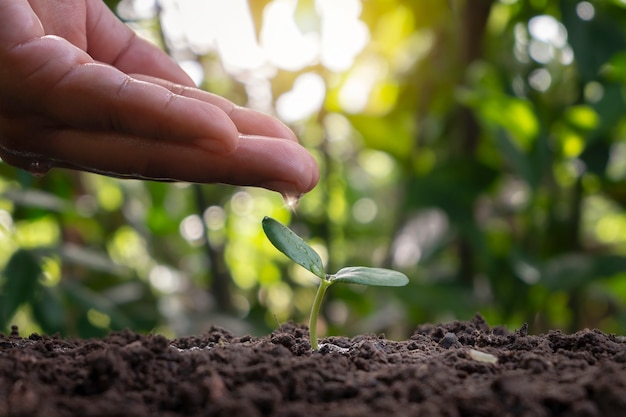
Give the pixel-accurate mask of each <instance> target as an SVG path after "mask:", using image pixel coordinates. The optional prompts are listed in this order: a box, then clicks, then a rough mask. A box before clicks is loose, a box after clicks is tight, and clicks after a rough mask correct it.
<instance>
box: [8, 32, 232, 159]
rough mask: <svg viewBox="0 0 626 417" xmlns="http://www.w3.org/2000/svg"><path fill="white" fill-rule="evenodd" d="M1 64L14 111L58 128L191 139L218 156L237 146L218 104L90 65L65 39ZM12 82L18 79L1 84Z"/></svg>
mask: <svg viewBox="0 0 626 417" xmlns="http://www.w3.org/2000/svg"><path fill="white" fill-rule="evenodd" d="M3 61H4V62H6V63H8V64H9V65H8V67H7V68H8V69H7V68H0V88H2V89H3V90H4V91H5V92H8V93H12V96H13V97H14V100H13V102H12V108H13V109H22V111H23V112H24V113H29V112H30V113H32V112H37V113H39V114H42V115H46V116H48V117H52V118H53V119H54V120H56V121H57V123H58V126H60V127H68V126H69V127H73V128H77V129H97V130H102V131H115V132H118V133H123V134H129V135H132V136H142V137H151V138H160V139H168V140H178V141H183V142H193V143H195V144H196V145H197V146H200V147H204V148H206V149H208V150H211V151H214V152H221V153H228V152H231V151H232V150H233V149H234V148H235V147H236V145H237V136H238V131H237V127H236V126H235V124H234V123H233V121H232V120H231V119H230V117H229V116H228V115H227V114H226V113H224V111H222V110H221V109H220V108H219V107H216V106H214V105H212V104H210V103H207V102H205V101H202V100H197V99H194V98H191V97H185V96H181V95H177V94H173V93H172V92H171V91H170V90H168V89H166V88H164V87H162V86H160V85H155V84H151V83H148V82H143V81H139V80H136V79H133V78H132V77H130V76H128V75H126V74H124V73H122V72H121V71H119V70H117V69H115V68H113V67H111V66H108V65H104V64H99V63H94V62H93V60H92V59H91V58H90V57H89V56H88V55H87V54H85V53H84V52H83V51H81V50H80V49H78V48H76V47H74V46H73V45H71V44H69V43H68V42H67V41H65V40H64V39H61V38H57V37H42V38H37V39H34V40H31V41H30V42H27V43H26V44H23V45H20V46H19V47H15V48H13V49H11V50H10V51H8V52H6V54H5V56H4V57H3ZM11 79H19V80H22V82H21V83H18V84H19V85H16V83H10V82H7V81H5V82H4V83H3V80H9V81H10V80H11ZM61 98H62V99H61ZM58 126H57V127H58Z"/></svg>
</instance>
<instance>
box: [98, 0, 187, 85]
mask: <svg viewBox="0 0 626 417" xmlns="http://www.w3.org/2000/svg"><path fill="white" fill-rule="evenodd" d="M86 30H87V38H88V39H89V46H88V49H87V52H89V54H90V55H91V56H92V57H93V58H94V59H95V60H97V61H101V62H104V63H107V64H110V65H113V66H115V67H116V68H119V69H120V70H121V71H123V72H125V73H127V74H128V73H142V74H145V75H150V76H152V77H157V78H161V79H166V80H169V81H172V82H175V83H178V84H183V85H187V86H193V85H194V83H193V81H192V80H191V78H190V77H189V76H188V75H187V73H185V71H184V70H183V69H182V68H180V66H179V65H178V64H176V62H175V61H174V60H173V59H172V58H171V57H170V56H169V55H167V54H166V53H165V52H164V51H163V50H161V49H160V48H158V47H157V46H156V45H153V44H152V43H150V42H148V41H147V40H145V39H142V38H140V37H139V36H137V34H136V33H135V31H133V30H132V29H131V28H130V27H128V26H127V25H125V24H124V23H123V22H121V21H120V20H119V19H118V18H117V16H115V15H114V14H113V13H112V12H111V10H110V9H109V8H108V7H107V6H106V4H105V3H104V2H102V1H88V2H87V28H86Z"/></svg>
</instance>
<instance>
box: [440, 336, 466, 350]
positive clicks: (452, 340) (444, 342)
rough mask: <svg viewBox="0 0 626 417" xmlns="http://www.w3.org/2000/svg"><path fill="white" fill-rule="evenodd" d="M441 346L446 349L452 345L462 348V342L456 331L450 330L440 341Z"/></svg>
mask: <svg viewBox="0 0 626 417" xmlns="http://www.w3.org/2000/svg"><path fill="white" fill-rule="evenodd" d="M439 346H441V347H444V348H446V349H450V348H451V347H455V348H460V347H461V343H460V342H459V339H458V338H457V337H456V335H455V334H454V333H451V332H448V333H446V334H445V335H444V336H443V338H442V339H441V340H440V341H439Z"/></svg>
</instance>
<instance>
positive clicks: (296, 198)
mask: <svg viewBox="0 0 626 417" xmlns="http://www.w3.org/2000/svg"><path fill="white" fill-rule="evenodd" d="M301 198H302V194H288V193H285V194H283V199H284V200H285V206H287V208H288V209H289V210H291V211H293V212H294V213H295V212H296V208H297V207H298V203H299V202H300V199H301Z"/></svg>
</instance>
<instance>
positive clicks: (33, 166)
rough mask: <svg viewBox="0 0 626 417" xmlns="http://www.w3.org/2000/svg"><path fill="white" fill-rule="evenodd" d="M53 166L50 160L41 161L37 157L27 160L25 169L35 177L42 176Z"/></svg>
mask: <svg viewBox="0 0 626 417" xmlns="http://www.w3.org/2000/svg"><path fill="white" fill-rule="evenodd" d="M53 167H54V163H52V162H50V161H42V160H39V159H32V160H31V161H29V162H28V166H27V167H26V170H27V171H28V172H30V173H31V174H32V175H34V176H36V177H43V176H44V175H46V174H47V173H48V172H50V170H51V169H52V168H53Z"/></svg>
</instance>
